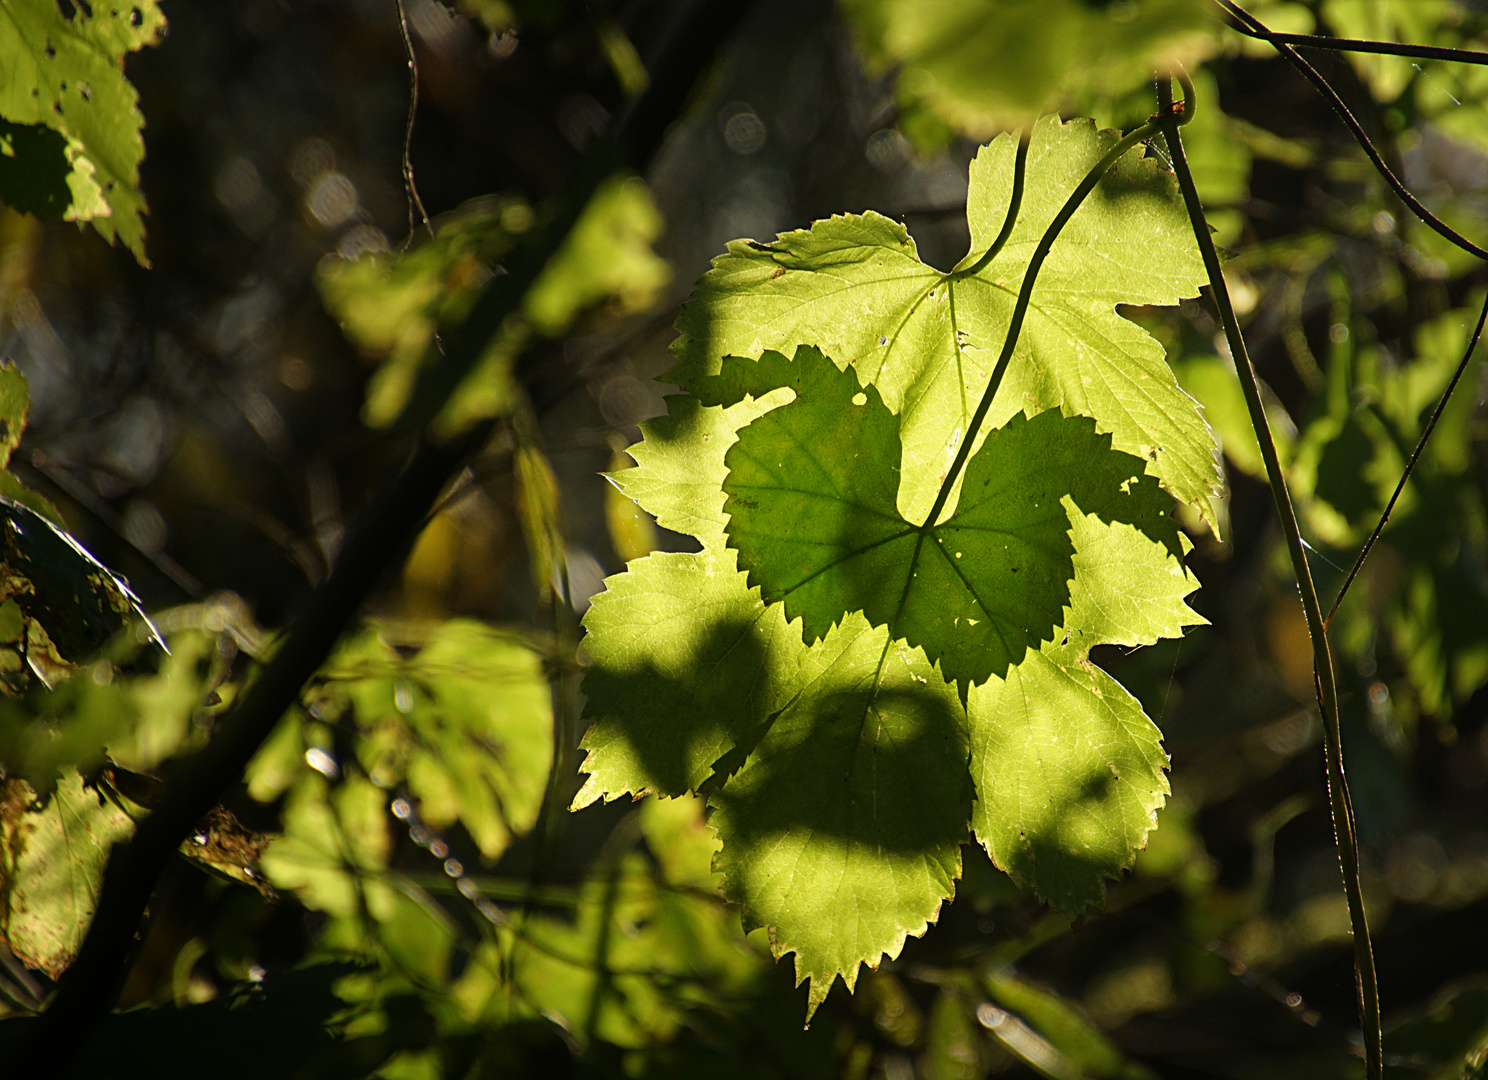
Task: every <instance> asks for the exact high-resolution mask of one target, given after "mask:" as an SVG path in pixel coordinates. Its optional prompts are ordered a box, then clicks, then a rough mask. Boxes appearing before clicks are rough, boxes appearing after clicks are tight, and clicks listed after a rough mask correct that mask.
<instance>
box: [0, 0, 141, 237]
mask: <svg viewBox="0 0 1488 1080" xmlns="http://www.w3.org/2000/svg"><path fill="white" fill-rule="evenodd" d="M67 8H68V9H69V10H70V14H64V13H63V6H62V5H61V4H58V3H57V0H6V2H5V4H3V5H0V55H3V56H4V57H5V58H6V60H7V62H8V64H9V65H10V66H9V67H8V68H7V70H6V72H5V77H4V78H3V79H0V119H4V120H8V121H10V122H11V124H14V125H35V126H36V127H33V128H32V129H31V130H30V131H29V132H28V134H31V135H32V136H33V137H32V138H30V139H22V140H20V142H21V145H20V146H14V145H13V146H12V151H13V153H14V154H15V155H16V159H17V164H18V165H21V166H24V170H23V171H22V172H18V173H17V174H16V175H13V176H12V177H10V180H11V181H12V183H9V184H7V185H6V186H5V187H4V188H0V195H3V196H4V197H5V201H7V202H10V201H11V199H12V198H13V197H14V192H13V191H12V190H11V188H12V187H13V186H14V187H18V188H19V189H20V190H21V191H22V192H23V193H24V194H26V195H27V196H28V197H29V198H30V201H31V203H32V205H33V207H34V208H36V209H43V210H44V209H47V208H48V207H50V206H51V205H52V204H55V203H57V202H59V201H61V199H60V195H61V193H60V191H58V190H56V189H57V187H58V181H59V180H60V179H61V178H62V176H65V183H66V187H67V193H68V197H67V199H66V202H65V204H64V205H65V209H64V210H63V214H64V216H65V217H67V218H69V219H71V220H76V221H92V222H93V226H94V228H96V229H97V230H98V231H99V232H100V233H102V234H103V236H104V237H105V238H106V239H109V240H113V239H114V238H115V237H118V239H119V240H121V241H122V242H123V244H124V246H125V247H127V248H128V249H129V250H130V251H131V252H133V253H134V257H135V258H136V259H138V260H139V261H140V262H141V263H142V264H146V265H147V260H146V259H145V224H144V218H143V215H144V211H145V197H144V195H142V194H141V193H140V189H139V165H140V161H141V160H143V158H144V156H145V143H144V139H143V138H142V136H141V129H142V127H143V125H144V118H143V117H142V116H141V115H140V111H139V104H138V95H137V94H136V93H135V90H134V87H133V86H131V85H130V83H129V80H128V79H126V78H125V77H124V56H125V54H127V53H130V52H133V51H135V50H136V49H141V48H143V47H145V46H146V45H152V44H154V43H155V42H156V41H157V40H159V38H160V36H161V35H162V33H163V32H164V30H165V16H164V15H163V14H161V12H160V8H159V6H158V5H157V3H156V2H155V0H132V2H131V3H128V4H118V5H113V6H110V5H107V4H96V5H87V4H83V5H72V4H68V5H67ZM45 129H50V130H51V131H54V132H56V133H57V135H59V136H61V138H60V140H57V139H48V138H45V137H44V135H42V134H41V132H42V131H44V130H45ZM16 141H17V140H14V139H12V143H14V142H16ZM58 142H60V143H61V145H60V146H58V145H57V144H58ZM24 150H29V151H31V152H32V153H33V154H36V160H35V161H34V163H28V162H25V161H21V160H20V155H21V153H22V152H23V151H24ZM59 157H60V158H61V160H59ZM64 163H65V166H66V171H65V172H63V171H62V170H61V166H63V165H64ZM37 170H40V172H41V173H42V175H41V176H40V177H38V175H37ZM3 179H4V177H3V176H0V180H3ZM38 184H39V185H41V187H42V188H44V189H45V190H46V192H47V197H46V198H45V199H43V200H42V202H44V203H45V204H46V205H42V206H37V205H35V204H36V202H37V195H36V192H35V191H34V190H33V189H35V188H37V186H38Z"/></svg>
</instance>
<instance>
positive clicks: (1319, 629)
mask: <svg viewBox="0 0 1488 1080" xmlns="http://www.w3.org/2000/svg"><path fill="white" fill-rule="evenodd" d="M1184 89H1185V91H1186V92H1187V94H1188V102H1189V103H1192V101H1193V90H1192V87H1191V86H1189V85H1188V84H1187V83H1185V86H1184ZM1159 93H1160V95H1161V97H1160V104H1161V105H1166V104H1167V102H1166V101H1165V100H1162V98H1166V97H1167V96H1168V95H1169V90H1168V87H1167V84H1166V81H1165V80H1159ZM1167 111H1168V110H1167V109H1165V108H1163V109H1159V114H1158V115H1159V120H1158V123H1159V124H1160V125H1161V127H1162V128H1163V134H1164V135H1165V136H1166V138H1167V143H1168V150H1169V151H1170V153H1171V156H1172V162H1173V171H1174V173H1176V174H1177V177H1178V186H1179V188H1180V189H1181V190H1182V192H1183V202H1184V205H1185V206H1186V207H1187V208H1188V216H1189V221H1190V222H1191V223H1192V225H1193V231H1194V239H1195V240H1196V241H1197V242H1198V245H1199V251H1200V253H1201V254H1202V255H1203V258H1204V268H1205V270H1206V271H1207V272H1208V275H1209V291H1210V295H1211V296H1212V297H1213V299H1214V303H1215V306H1216V307H1218V308H1219V315H1220V320H1221V321H1222V322H1223V324H1224V331H1225V338H1226V340H1227V341H1228V342H1229V346H1230V353H1231V355H1232V356H1233V357H1234V360H1235V371H1236V373H1237V374H1238V375H1239V377H1240V388H1241V390H1242V391H1244V394H1245V404H1246V407H1247V408H1248V409H1249V411H1250V422H1251V426H1252V427H1253V428H1254V429H1255V434H1256V440H1257V441H1258V442H1259V443H1260V448H1261V457H1262V459H1263V460H1264V461H1265V463H1266V478H1267V480H1268V481H1269V483H1270V485H1271V496H1272V498H1273V499H1274V500H1275V502H1276V510H1277V513H1278V515H1279V516H1280V518H1281V524H1282V531H1283V532H1284V533H1285V534H1286V542H1287V552H1288V554H1289V555H1290V556H1291V559H1292V570H1293V572H1294V573H1295V574H1296V575H1297V587H1298V589H1299V590H1300V592H1301V594H1302V609H1303V611H1304V612H1305V614H1306V616H1307V633H1308V637H1310V638H1311V639H1312V658H1313V674H1314V677H1315V680H1316V688H1317V694H1318V706H1319V709H1320V711H1321V712H1322V717H1323V748H1324V758H1325V760H1326V772H1327V777H1328V798H1329V808H1330V810H1331V811H1332V816H1333V835H1334V840H1335V842H1336V844H1337V848H1338V860H1339V864H1340V866H1341V869H1342V871H1343V887H1344V894H1345V896H1346V897H1347V899H1348V911H1349V925H1350V926H1351V927H1352V929H1353V935H1354V966H1355V974H1356V977H1357V987H1358V994H1359V1019H1360V1023H1361V1026H1362V1028H1363V1032H1364V1061H1365V1071H1366V1073H1367V1075H1368V1077H1369V1080H1380V1077H1381V1070H1382V1068H1383V1064H1382V1062H1383V1051H1382V1036H1381V1033H1380V1008H1379V983H1378V981H1377V979H1376V976H1375V970H1374V946H1373V943H1372V942H1371V941H1370V938H1369V923H1368V920H1367V918H1366V916H1365V911H1364V894H1363V890H1362V888H1361V887H1360V883H1359V852H1358V843H1357V840H1356V837H1355V834H1354V811H1353V806H1352V805H1351V803H1350V800H1349V793H1348V782H1347V779H1346V777H1345V775H1344V771H1343V739H1342V734H1341V731H1340V727H1339V722H1338V687H1337V683H1336V681H1335V678H1334V672H1333V657H1332V653H1331V651H1330V649H1329V645H1328V629H1327V624H1326V623H1325V622H1324V620H1323V614H1322V607H1321V605H1320V604H1319V603H1318V596H1317V587H1316V586H1315V585H1314V584H1313V580H1312V570H1311V568H1310V567H1309V566H1308V564H1307V552H1306V549H1305V547H1304V546H1303V542H1302V532H1301V529H1300V528H1299V527H1298V525H1297V514H1296V511H1295V510H1294V508H1293V507H1292V499H1291V494H1290V493H1289V492H1288V491H1287V486H1286V476H1285V474H1284V473H1283V472H1282V469H1281V461H1280V459H1279V458H1278V457H1277V454H1276V442H1275V440H1274V439H1273V438H1272V437H1271V428H1270V425H1269V424H1268V423H1267V421H1266V410H1265V406H1264V405H1263V404H1262V403H1261V392H1260V386H1259V384H1258V382H1257V380H1256V374H1255V369H1254V368H1253V367H1252V366H1251V363H1250V354H1249V353H1248V352H1247V351H1246V349H1245V339H1244V337H1243V336H1242V335H1241V333H1240V323H1239V321H1238V320H1237V319H1236V318H1235V309H1234V307H1233V305H1231V303H1230V294H1229V290H1228V289H1226V288H1225V280H1224V273H1223V271H1221V269H1220V266H1219V253H1218V252H1217V251H1216V250H1215V248H1214V239H1213V237H1211V236H1210V235H1209V225H1208V222H1207V221H1205V219H1204V210H1203V207H1202V205H1201V204H1200V202H1199V192H1198V188H1197V187H1196V186H1195V185H1194V179H1193V173H1192V172H1191V171H1190V170H1189V167H1188V158H1187V156H1186V155H1185V154H1184V152H1183V142H1182V140H1181V139H1180V137H1179V135H1178V123H1177V120H1176V119H1175V118H1169V116H1167V115H1165V114H1166V113H1167Z"/></svg>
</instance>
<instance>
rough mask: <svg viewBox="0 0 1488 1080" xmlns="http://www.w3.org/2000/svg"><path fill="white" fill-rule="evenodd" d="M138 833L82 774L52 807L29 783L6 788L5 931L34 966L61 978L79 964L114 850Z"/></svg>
mask: <svg viewBox="0 0 1488 1080" xmlns="http://www.w3.org/2000/svg"><path fill="white" fill-rule="evenodd" d="M133 828H134V824H133V822H131V821H130V820H129V818H128V816H126V815H125V813H124V812H123V811H122V810H120V809H119V808H118V807H117V806H115V805H114V804H113V803H112V802H109V801H107V800H106V799H104V797H103V796H102V795H101V794H100V793H99V792H98V791H96V790H94V789H93V788H90V787H87V786H86V785H85V784H84V783H83V780H82V777H80V776H79V775H78V774H77V773H76V772H72V773H70V774H69V775H67V776H64V777H63V779H62V780H61V781H60V782H59V783H58V784H57V787H56V790H55V791H54V792H53V793H52V796H51V798H49V799H48V800H46V802H45V803H42V802H40V801H39V800H37V799H36V796H35V793H34V792H33V791H32V790H31V787H30V786H29V785H28V784H27V783H26V782H25V781H24V780H10V781H8V782H6V783H5V784H3V785H0V899H3V908H0V918H3V920H4V921H3V924H0V930H3V932H4V935H5V940H6V941H7V942H8V943H9V945H10V949H11V951H12V952H14V953H15V955H16V956H17V957H18V958H19V959H20V960H21V962H22V963H24V964H25V965H26V966H27V967H31V968H35V969H36V970H38V971H44V972H46V974H47V975H48V976H50V977H51V978H54V979H55V978H56V977H57V976H59V975H60V974H61V973H62V972H63V971H64V970H66V968H67V966H68V965H69V964H70V963H72V958H73V957H74V956H75V955H76V953H77V948H78V946H79V945H80V944H81V943H82V940H83V935H84V934H86V933H87V932H88V924H89V922H90V921H92V918H93V908H94V905H95V904H96V903H97V900H98V887H99V883H100V881H101V880H102V877H103V867H104V864H105V863H106V862H107V861H108V853H109V848H110V847H111V846H112V844H113V843H114V841H115V840H119V839H122V838H123V837H124V836H127V835H128V834H129V832H130V831H131V830H132V829H133Z"/></svg>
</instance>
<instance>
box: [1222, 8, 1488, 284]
mask: <svg viewBox="0 0 1488 1080" xmlns="http://www.w3.org/2000/svg"><path fill="white" fill-rule="evenodd" d="M1215 3H1217V4H1218V5H1219V6H1220V7H1221V8H1223V9H1224V10H1225V12H1226V13H1227V14H1229V15H1230V16H1231V17H1232V18H1234V19H1235V20H1236V21H1237V22H1239V23H1240V24H1242V25H1243V26H1245V27H1247V28H1248V30H1249V31H1250V32H1251V36H1253V37H1258V38H1261V39H1262V40H1264V41H1269V42H1270V43H1271V44H1272V45H1274V46H1275V47H1276V51H1277V52H1279V53H1281V55H1282V56H1284V57H1285V58H1286V59H1287V60H1288V61H1289V62H1290V63H1291V65H1292V66H1293V67H1294V68H1296V69H1297V70H1298V71H1299V72H1301V73H1302V75H1303V77H1304V78H1306V79H1307V81H1308V82H1310V83H1312V85H1313V86H1315V87H1317V90H1318V93H1320V94H1322V95H1323V97H1325V98H1327V99H1328V103H1329V104H1331V105H1332V106H1333V111H1334V112H1336V113H1337V114H1338V116H1339V118H1340V119H1341V120H1342V121H1343V122H1344V124H1346V125H1347V126H1348V129H1349V131H1350V132H1352V133H1353V136H1354V140H1355V141H1356V142H1357V143H1358V144H1359V146H1360V147H1361V148H1362V149H1363V150H1364V153H1365V154H1366V155H1368V157H1369V160H1370V162H1371V163H1372V164H1373V165H1374V167H1375V169H1376V170H1377V171H1378V172H1379V174H1380V176H1382V177H1383V178H1384V180H1385V183H1387V184H1389V185H1390V190H1391V191H1393V192H1395V194H1396V196H1397V197H1399V199H1400V201H1401V202H1403V203H1405V205H1406V207H1407V208H1409V210H1410V212H1411V213H1413V214H1415V215H1416V217H1418V218H1420V219H1421V221H1422V222H1423V223H1424V224H1425V225H1426V226H1427V227H1428V228H1430V229H1431V230H1432V231H1434V232H1435V233H1437V234H1438V235H1439V236H1442V237H1443V238H1445V239H1446V240H1448V241H1449V242H1451V243H1452V244H1454V245H1456V246H1457V247H1459V248H1461V249H1462V250H1463V251H1466V252H1468V253H1469V254H1472V255H1476V256H1477V257H1478V258H1480V259H1488V250H1485V249H1484V248H1481V247H1479V246H1478V245H1477V244H1474V243H1473V242H1472V241H1471V240H1469V239H1467V238H1466V237H1465V236H1463V235H1462V234H1461V233H1459V232H1457V230H1455V229H1453V228H1452V227H1451V226H1450V225H1448V224H1447V223H1446V222H1444V221H1442V220H1441V219H1440V218H1439V217H1437V216H1436V215H1435V214H1433V213H1432V212H1431V211H1430V210H1428V209H1426V207H1425V206H1423V205H1422V204H1421V200H1420V199H1418V198H1416V197H1415V196H1414V195H1413V194H1411V192H1410V189H1409V188H1407V187H1406V186H1405V185H1404V184H1403V183H1401V182H1400V178H1399V177H1397V176H1396V175H1395V173H1394V172H1393V171H1392V170H1391V169H1390V166H1389V165H1387V164H1385V159H1384V158H1383V157H1382V156H1381V155H1380V152H1379V150H1378V149H1376V148H1375V145H1374V143H1373V142H1372V141H1371V140H1370V138H1369V135H1368V134H1367V133H1366V132H1365V131H1364V126H1363V125H1362V124H1360V123H1359V119H1358V117H1356V116H1355V115H1354V114H1353V111H1352V110H1350V109H1349V107H1348V104H1347V103H1346V102H1345V101H1344V100H1343V98H1341V97H1339V96H1338V91H1336V90H1334V89H1333V87H1332V85H1331V84H1330V83H1329V82H1328V80H1327V79H1325V78H1323V77H1322V75H1320V74H1319V73H1318V70H1317V68H1315V67H1313V66H1312V64H1311V63H1309V62H1308V61H1307V59H1306V58H1305V57H1303V56H1302V55H1300V54H1299V53H1298V52H1297V50H1296V49H1294V48H1292V47H1291V46H1290V45H1288V44H1287V43H1286V42H1285V41H1283V40H1281V38H1282V35H1279V34H1276V33H1274V32H1273V31H1272V30H1271V29H1270V28H1269V27H1267V26H1266V25H1265V24H1264V23H1262V22H1261V21H1260V20H1259V19H1257V18H1256V17H1255V16H1253V15H1251V14H1250V13H1249V12H1247V11H1245V10H1243V9H1242V8H1240V7H1238V6H1236V5H1235V4H1234V3H1232V2H1231V0H1215Z"/></svg>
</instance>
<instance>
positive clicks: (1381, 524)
mask: <svg viewBox="0 0 1488 1080" xmlns="http://www.w3.org/2000/svg"><path fill="white" fill-rule="evenodd" d="M1485 321H1488V296H1484V297H1483V310H1482V311H1481V312H1480V313H1479V314H1478V325H1477V326H1476V327H1475V328H1474V329H1473V332H1472V338H1471V340H1469V341H1468V343H1467V348H1466V350H1464V351H1463V353H1462V359H1461V360H1460V361H1458V364H1457V370H1456V371H1454V372H1453V373H1452V381H1451V382H1449V383H1447V388H1446V389H1445V390H1443V391H1442V396H1441V398H1440V400H1438V401H1437V403H1436V408H1435V409H1433V410H1432V412H1431V419H1430V420H1428V421H1426V427H1425V428H1424V429H1422V431H1421V437H1420V438H1419V439H1417V440H1416V448H1415V449H1414V450H1412V451H1411V456H1410V460H1409V461H1407V462H1406V463H1405V472H1403V473H1401V474H1400V483H1398V484H1396V485H1395V493H1394V494H1393V495H1391V496H1390V501H1389V502H1388V503H1387V504H1385V511H1384V513H1382V514H1381V515H1380V519H1379V521H1378V522H1377V523H1376V524H1375V526H1374V532H1372V533H1370V534H1369V539H1368V540H1366V541H1365V542H1364V547H1363V548H1362V549H1361V550H1360V551H1359V557H1358V558H1356V559H1355V560H1354V565H1353V566H1352V567H1351V568H1350V569H1349V572H1348V577H1347V578H1345V579H1344V582H1343V587H1342V588H1341V589H1339V590H1338V595H1337V597H1335V598H1334V600H1333V606H1332V607H1330V608H1329V609H1328V617H1327V618H1326V619H1324V620H1323V621H1324V622H1325V623H1331V622H1332V621H1333V616H1334V615H1336V614H1338V605H1339V604H1342V603H1343V598H1344V597H1345V596H1346V595H1347V594H1348V591H1349V586H1350V585H1352V584H1353V583H1354V578H1356V577H1358V576H1359V571H1360V570H1362V569H1363V568H1364V560H1365V559H1367V558H1369V553H1370V551H1372V550H1373V549H1374V542H1375V541H1376V540H1378V539H1379V538H1380V533H1382V532H1384V531H1385V523H1386V522H1388V521H1389V520H1390V514H1391V513H1392V512H1394V510H1395V504H1396V502H1398V501H1399V500H1400V493H1401V492H1402V491H1404V490H1405V482H1406V481H1407V480H1409V479H1410V477H1411V473H1413V472H1415V470H1416V462H1418V461H1420V460H1421V451H1423V450H1425V449H1426V440H1427V439H1429V438H1431V433H1432V432H1433V431H1435V430H1436V422H1437V421H1438V420H1440V419H1441V417H1442V413H1444V412H1446V411H1447V402H1448V401H1449V400H1450V399H1451V397H1452V391H1453V390H1456V389H1457V384H1458V383H1459V382H1461V381H1462V375H1463V373H1464V372H1465V371H1467V365H1468V363H1469V362H1470V361H1471V360H1472V358H1473V353H1475V352H1477V349H1478V340H1479V339H1480V338H1481V337H1482V336H1483V323H1484V322H1485Z"/></svg>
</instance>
